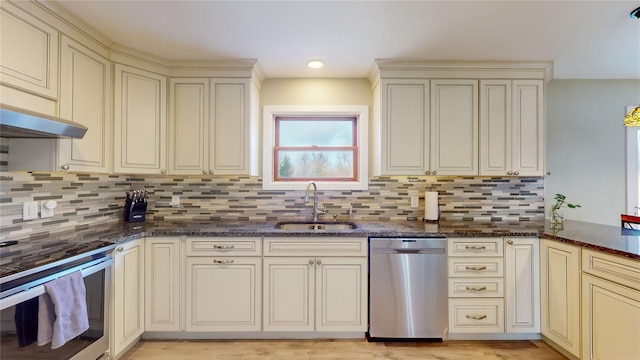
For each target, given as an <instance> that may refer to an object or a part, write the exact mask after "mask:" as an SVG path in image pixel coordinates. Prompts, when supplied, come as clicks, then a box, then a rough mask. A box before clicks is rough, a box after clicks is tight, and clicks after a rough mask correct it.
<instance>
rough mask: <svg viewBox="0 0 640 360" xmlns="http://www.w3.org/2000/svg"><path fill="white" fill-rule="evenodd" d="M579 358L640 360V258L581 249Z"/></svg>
mask: <svg viewBox="0 0 640 360" xmlns="http://www.w3.org/2000/svg"><path fill="white" fill-rule="evenodd" d="M582 358H583V359H590V360H591V359H594V360H595V359H598V360H600V359H602V360H604V359H615V360H635V359H640V261H634V260H631V259H625V258H622V257H618V256H612V255H609V254H604V253H600V252H596V251H592V250H588V249H584V250H583V251H582Z"/></svg>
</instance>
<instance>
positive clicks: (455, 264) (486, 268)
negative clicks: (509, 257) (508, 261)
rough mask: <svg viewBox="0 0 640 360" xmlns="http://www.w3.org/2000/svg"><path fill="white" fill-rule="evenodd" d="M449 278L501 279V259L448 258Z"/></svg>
mask: <svg viewBox="0 0 640 360" xmlns="http://www.w3.org/2000/svg"><path fill="white" fill-rule="evenodd" d="M447 260H448V262H449V277H502V275H503V273H504V263H503V260H502V258H449V259H447Z"/></svg>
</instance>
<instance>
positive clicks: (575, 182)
mask: <svg viewBox="0 0 640 360" xmlns="http://www.w3.org/2000/svg"><path fill="white" fill-rule="evenodd" d="M546 98H547V145H546V149H547V153H546V155H547V162H546V164H547V171H550V172H551V175H550V176H547V177H546V178H545V206H546V212H547V217H548V212H549V208H550V206H551V204H552V203H553V196H554V195H555V194H556V193H562V194H564V195H566V196H567V200H568V202H570V203H577V204H580V205H581V206H582V207H581V208H579V209H567V210H565V212H564V214H565V218H567V219H574V220H580V221H588V222H593V223H599V224H607V225H615V226H619V225H620V214H621V213H624V212H625V203H626V190H625V189H626V169H625V167H626V166H625V154H626V148H625V128H624V126H623V125H622V121H623V119H624V115H625V108H626V106H628V105H638V104H640V80H552V81H550V82H549V84H548V86H547V96H546Z"/></svg>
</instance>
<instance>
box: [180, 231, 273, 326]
mask: <svg viewBox="0 0 640 360" xmlns="http://www.w3.org/2000/svg"><path fill="white" fill-rule="evenodd" d="M186 252H187V258H186V274H187V278H186V287H185V293H186V306H185V308H186V319H185V320H186V327H185V330H186V331H226V332H230V331H260V330H261V322H260V320H261V314H262V312H261V309H262V302H261V291H262V258H261V256H260V254H261V239H260V238H216V237H214V238H188V239H187V250H186Z"/></svg>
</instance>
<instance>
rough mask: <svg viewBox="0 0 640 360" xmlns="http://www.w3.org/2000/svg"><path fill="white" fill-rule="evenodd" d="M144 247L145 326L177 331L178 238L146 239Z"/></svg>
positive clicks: (178, 316) (178, 307)
mask: <svg viewBox="0 0 640 360" xmlns="http://www.w3.org/2000/svg"><path fill="white" fill-rule="evenodd" d="M145 247H146V249H145V250H146V251H145V265H146V271H145V274H146V276H145V279H146V280H145V295H146V296H145V307H144V309H145V329H146V331H180V294H181V293H182V292H181V288H180V286H181V284H180V279H181V278H182V276H181V274H182V273H181V271H182V269H181V266H180V258H181V256H180V239H179V238H175V237H171V238H162V237H160V238H149V239H147V241H146V244H145Z"/></svg>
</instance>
